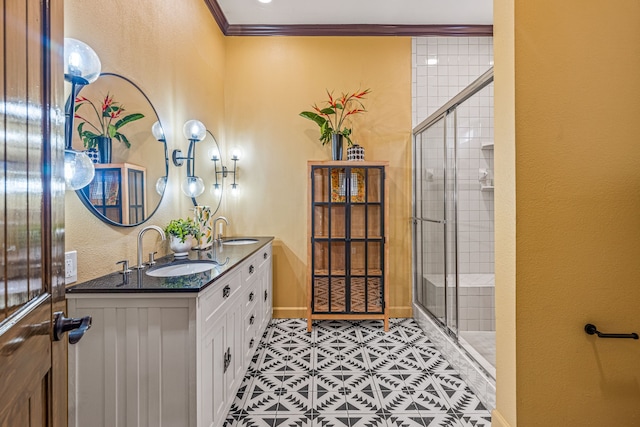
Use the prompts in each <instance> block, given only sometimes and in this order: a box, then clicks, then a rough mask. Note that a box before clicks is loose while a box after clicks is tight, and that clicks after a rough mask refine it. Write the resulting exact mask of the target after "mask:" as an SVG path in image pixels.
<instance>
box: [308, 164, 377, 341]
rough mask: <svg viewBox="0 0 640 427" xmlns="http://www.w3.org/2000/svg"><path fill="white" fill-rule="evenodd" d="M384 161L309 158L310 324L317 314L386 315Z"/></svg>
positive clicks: (342, 316) (335, 316) (329, 316)
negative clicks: (318, 159)
mask: <svg viewBox="0 0 640 427" xmlns="http://www.w3.org/2000/svg"><path fill="white" fill-rule="evenodd" d="M386 168H387V163H386V162H309V176H310V182H309V218H308V221H309V226H308V229H309V248H308V266H309V288H308V292H309V294H308V308H307V312H308V317H307V320H308V327H309V329H311V325H312V320H313V319H382V320H384V326H385V329H388V310H387V304H386V300H387V297H386V296H387V295H388V290H387V289H386V270H387V269H386V268H385V265H386V260H387V248H386V229H387V228H386V227H387V199H386V185H385V172H386Z"/></svg>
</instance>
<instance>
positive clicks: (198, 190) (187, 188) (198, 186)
mask: <svg viewBox="0 0 640 427" xmlns="http://www.w3.org/2000/svg"><path fill="white" fill-rule="evenodd" d="M181 188H182V192H183V193H184V194H186V195H187V196H189V197H198V196H199V195H201V194H202V193H204V181H202V178H200V177H199V176H188V177H186V178H185V179H184V181H182V185H181Z"/></svg>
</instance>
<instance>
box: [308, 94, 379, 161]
mask: <svg viewBox="0 0 640 427" xmlns="http://www.w3.org/2000/svg"><path fill="white" fill-rule="evenodd" d="M370 92H371V91H370V90H369V89H365V90H363V91H360V92H354V93H350V94H347V93H344V92H343V93H342V94H341V95H340V96H339V97H335V98H334V96H333V93H332V92H329V91H328V90H327V95H328V96H329V100H327V101H325V102H324V104H325V105H323V106H322V107H319V106H318V105H317V104H314V105H313V110H314V111H303V112H301V113H300V116H302V117H304V118H305V119H309V120H313V121H314V122H315V123H316V124H317V125H318V126H320V141H322V145H325V144H326V143H328V142H329V141H331V156H332V158H333V160H342V142H343V138H344V139H346V140H347V142H348V143H349V145H351V144H352V141H351V128H348V127H346V123H345V120H346V119H347V118H349V117H351V116H353V115H354V114H359V113H364V112H365V111H367V110H366V109H365V108H364V104H363V103H362V100H363V99H365V97H366V95H368V94H369V93H370Z"/></svg>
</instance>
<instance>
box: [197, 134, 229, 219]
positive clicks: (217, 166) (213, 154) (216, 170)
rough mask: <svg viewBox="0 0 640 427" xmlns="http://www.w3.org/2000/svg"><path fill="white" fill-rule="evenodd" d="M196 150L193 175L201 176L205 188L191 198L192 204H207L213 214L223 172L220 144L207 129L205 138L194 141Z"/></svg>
mask: <svg viewBox="0 0 640 427" xmlns="http://www.w3.org/2000/svg"><path fill="white" fill-rule="evenodd" d="M196 151H197V153H198V154H197V155H195V167H194V175H196V176H199V177H201V178H202V179H203V180H204V182H205V183H206V184H205V185H206V186H207V188H206V189H205V192H204V193H202V195H200V196H198V198H197V200H196V198H194V197H192V198H191V200H192V201H193V205H194V206H209V207H210V208H211V215H215V213H216V212H218V209H220V202H221V201H222V192H223V191H224V190H223V189H224V186H223V185H222V184H223V180H224V174H223V166H222V156H221V151H220V145H219V144H218V141H217V140H216V138H215V137H214V136H213V134H212V133H211V131H209V130H208V129H207V134H206V136H205V138H204V139H203V140H202V141H200V142H198V143H196ZM198 171H200V173H198Z"/></svg>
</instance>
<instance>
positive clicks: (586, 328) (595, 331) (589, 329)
mask: <svg viewBox="0 0 640 427" xmlns="http://www.w3.org/2000/svg"><path fill="white" fill-rule="evenodd" d="M584 331H585V332H586V333H588V334H589V335H598V337H599V338H631V339H634V340H637V339H638V334H636V333H635V332H632V333H630V334H605V333H603V332H600V331H599V330H598V328H596V325H592V324H591V323H587V324H586V325H584Z"/></svg>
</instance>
